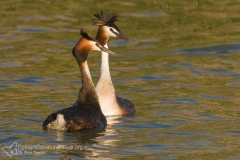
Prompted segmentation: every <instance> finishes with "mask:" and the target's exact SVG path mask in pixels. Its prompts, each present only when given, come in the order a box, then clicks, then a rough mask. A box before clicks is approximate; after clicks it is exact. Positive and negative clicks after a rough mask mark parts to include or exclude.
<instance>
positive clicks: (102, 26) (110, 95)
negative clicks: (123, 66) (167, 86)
mask: <svg viewBox="0 0 240 160" xmlns="http://www.w3.org/2000/svg"><path fill="white" fill-rule="evenodd" d="M94 16H95V18H94V19H93V24H95V25H98V32H97V36H96V39H97V40H99V41H100V42H101V43H102V44H103V45H104V47H105V48H108V42H109V39H110V37H119V38H121V39H124V40H126V41H129V42H130V39H129V38H127V37H126V36H125V35H123V34H122V33H121V32H120V30H119V28H118V27H117V26H116V25H115V24H114V22H115V21H117V18H118V15H117V14H116V13H115V12H110V13H109V14H107V15H104V14H103V11H101V12H100V13H96V14H94ZM96 92H97V95H98V98H99V103H100V106H101V109H102V112H103V114H104V115H105V116H110V115H133V114H135V112H136V109H135V107H134V105H133V103H132V102H131V101H129V100H127V99H123V98H121V97H116V95H115V89H114V86H113V83H112V80H111V75H110V70H109V61H108V54H107V53H105V52H103V51H102V63H101V75H100V79H99V81H98V83H97V85H96Z"/></svg>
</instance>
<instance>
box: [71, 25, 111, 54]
mask: <svg viewBox="0 0 240 160" xmlns="http://www.w3.org/2000/svg"><path fill="white" fill-rule="evenodd" d="M80 35H81V36H82V38H81V39H80V40H79V41H78V43H77V44H76V46H75V47H74V48H73V50H72V54H73V56H75V57H76V56H79V55H81V54H85V55H87V54H88V52H89V51H91V50H95V51H103V52H106V53H109V54H115V53H114V52H112V51H110V50H109V49H107V48H105V47H103V45H102V44H101V43H100V42H99V41H98V40H96V39H94V38H91V37H90V36H89V35H88V34H87V33H86V32H84V31H83V30H82V29H81V31H80Z"/></svg>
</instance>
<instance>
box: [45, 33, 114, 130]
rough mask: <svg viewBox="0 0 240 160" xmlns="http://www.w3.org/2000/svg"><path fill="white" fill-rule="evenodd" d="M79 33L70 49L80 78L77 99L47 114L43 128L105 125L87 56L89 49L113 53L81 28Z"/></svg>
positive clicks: (68, 128) (78, 127) (88, 127)
mask: <svg viewBox="0 0 240 160" xmlns="http://www.w3.org/2000/svg"><path fill="white" fill-rule="evenodd" d="M80 34H81V35H82V38H81V39H80V40H79V41H78V43H77V44H76V46H75V47H74V48H73V50H72V54H73V56H74V57H75V58H76V60H77V62H78V65H79V68H80V72H81V80H82V87H81V89H80V91H79V95H78V99H77V101H76V103H75V104H74V105H73V106H72V107H70V108H66V109H62V110H59V111H57V112H55V113H52V114H51V115H50V116H48V117H47V119H46V120H45V121H44V122H43V128H50V129H58V130H83V129H91V128H104V127H105V126H106V125H107V120H106V117H105V116H104V115H103V113H102V111H101V108H100V105H99V102H98V97H97V94H96V91H95V88H94V84H93V82H92V78H91V75H90V71H89V68H88V65H87V57H88V53H89V52H90V51H91V50H97V51H104V52H106V53H109V54H114V52H112V51H110V50H108V49H106V48H104V47H103V46H102V45H101V43H100V42H99V41H98V40H96V39H93V38H90V37H89V36H88V34H87V33H86V32H84V31H83V30H81V33H80Z"/></svg>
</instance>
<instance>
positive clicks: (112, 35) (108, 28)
mask: <svg viewBox="0 0 240 160" xmlns="http://www.w3.org/2000/svg"><path fill="white" fill-rule="evenodd" d="M111 29H112V30H113V31H114V32H117V33H118V31H117V30H116V29H114V28H112V27H108V26H104V31H105V33H107V35H108V36H110V37H117V36H116V35H115V34H114V33H113V32H112V31H111Z"/></svg>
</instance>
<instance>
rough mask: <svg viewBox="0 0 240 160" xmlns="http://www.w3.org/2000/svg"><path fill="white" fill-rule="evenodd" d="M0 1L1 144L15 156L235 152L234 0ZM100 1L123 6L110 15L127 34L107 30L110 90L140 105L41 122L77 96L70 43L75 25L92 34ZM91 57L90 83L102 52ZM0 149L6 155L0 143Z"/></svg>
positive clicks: (216, 155)
mask: <svg viewBox="0 0 240 160" xmlns="http://www.w3.org/2000/svg"><path fill="white" fill-rule="evenodd" d="M0 4H1V5H0V16H1V20H2V23H1V24H0V42H1V43H0V95H1V96H0V107H1V113H0V120H1V121H0V136H1V139H0V145H1V148H4V150H5V151H6V152H9V153H10V152H11V150H12V151H14V154H12V158H15V159H32V158H39V159H67V158H69V159H84V158H96V159H121V158H128V159H130V158H131V159H144V158H149V159H156V158H158V159H239V158H240V152H239V151H240V147H239V143H240V138H239V135H240V128H239V125H238V124H239V123H240V119H239V113H240V109H239V105H240V101H239V97H240V83H239V77H240V67H239V64H240V60H239V56H240V52H239V50H240V45H239V37H238V35H239V31H240V30H239V25H240V24H239V23H240V21H239V18H238V17H239V7H240V6H239V4H240V3H232V1H221V2H218V1H207V0H206V1H205V0H202V1H191V2H189V1H186V0H183V1H181V2H180V1H173V0H170V1H166V2H165V1H159V2H157V1H152V0H150V1H131V2H124V1H123V2H122V1H121V2H120V1H119V2H118V1H104V2H97V1H96V2H95V1H75V0H70V1H68V2H66V3H61V2H58V1H28V2H27V1H26V2H25V1H24V2H21V1H15V0H10V1H2V2H0ZM39 6H41V7H39ZM102 9H103V10H104V11H105V10H106V11H111V10H115V11H117V12H118V13H120V17H119V21H118V22H117V23H116V24H117V25H118V27H119V28H120V30H121V31H122V32H123V33H124V34H125V35H127V36H128V37H129V38H130V39H132V43H128V42H125V41H123V40H120V39H117V38H113V39H111V41H110V45H109V46H110V48H111V49H112V50H113V51H114V52H116V53H117V55H114V56H110V68H111V76H112V80H113V83H114V85H115V89H116V94H117V95H118V96H120V97H124V98H127V99H129V100H131V101H132V102H133V103H134V104H135V105H136V108H137V113H136V115H135V116H130V117H107V120H108V126H107V127H106V128H105V129H104V130H87V131H82V132H63V131H45V130H43V129H42V127H41V125H42V122H43V121H44V120H45V118H46V117H47V116H48V115H49V114H50V113H52V112H55V111H57V110H60V109H63V108H66V107H70V106H71V105H72V104H74V102H75V100H76V98H77V94H78V90H79V88H80V86H81V81H80V73H79V69H78V66H77V63H76V60H75V59H74V57H73V56H72V54H71V50H72V48H73V47H74V45H75V44H76V42H77V41H78V39H79V38H80V35H79V30H80V28H83V29H85V30H86V31H88V32H89V34H90V35H92V36H94V35H95V34H96V29H97V27H96V26H93V25H92V23H91V17H92V15H93V14H94V13H95V12H96V11H101V10H102ZM129 11H132V12H129ZM88 61H89V62H88V64H89V68H90V70H91V75H92V77H93V81H94V83H95V84H96V82H97V80H98V78H99V71H100V54H99V53H97V52H92V53H91V54H90V56H89V60H88ZM15 145H18V148H17V152H15V150H13V148H14V147H15ZM6 147H12V148H6ZM34 147H35V148H34ZM0 157H1V158H2V159H9V158H8V155H7V154H6V153H5V152H4V151H2V150H1V151H0Z"/></svg>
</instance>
